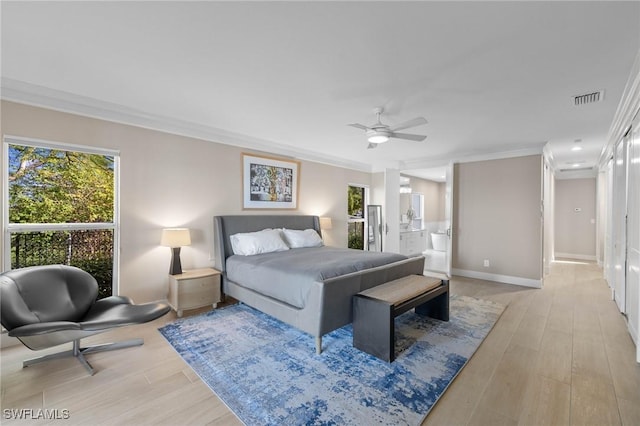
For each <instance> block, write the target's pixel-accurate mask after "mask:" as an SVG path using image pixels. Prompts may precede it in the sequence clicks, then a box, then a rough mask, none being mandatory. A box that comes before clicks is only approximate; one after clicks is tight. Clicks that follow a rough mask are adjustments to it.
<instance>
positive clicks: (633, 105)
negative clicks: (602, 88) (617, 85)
mask: <svg viewBox="0 0 640 426" xmlns="http://www.w3.org/2000/svg"><path fill="white" fill-rule="evenodd" d="M638 109H640V50H638V52H637V53H636V59H635V61H634V62H633V66H632V67H631V72H630V74H629V78H628V79H627V84H626V85H625V86H624V91H623V92H622V97H621V98H620V103H619V104H618V108H617V109H616V113H615V115H614V116H613V121H612V123H611V127H610V128H609V137H608V138H607V144H606V145H605V146H604V147H603V148H602V152H601V153H600V159H599V161H598V163H597V164H598V165H599V167H600V168H601V169H602V168H604V167H606V165H607V162H608V161H609V159H610V158H611V157H612V156H613V152H614V147H615V145H616V143H618V141H620V140H621V139H622V138H623V137H624V135H625V133H626V132H627V130H628V129H629V127H630V126H631V122H632V121H633V118H634V117H635V115H636V113H637V112H638Z"/></svg>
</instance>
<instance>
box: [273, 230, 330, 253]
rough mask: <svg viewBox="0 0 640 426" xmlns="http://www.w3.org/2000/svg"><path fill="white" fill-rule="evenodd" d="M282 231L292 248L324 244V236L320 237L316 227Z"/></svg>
mask: <svg viewBox="0 0 640 426" xmlns="http://www.w3.org/2000/svg"><path fill="white" fill-rule="evenodd" d="M282 233H283V234H284V239H285V241H286V242H287V244H288V245H289V247H291V248H302V247H320V246H322V245H323V243H322V238H320V235H318V233H317V232H316V230H315V229H305V230H304V231H297V230H294V229H283V230H282Z"/></svg>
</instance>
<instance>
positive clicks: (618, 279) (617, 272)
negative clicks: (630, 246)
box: [612, 136, 627, 314]
mask: <svg viewBox="0 0 640 426" xmlns="http://www.w3.org/2000/svg"><path fill="white" fill-rule="evenodd" d="M613 174H614V185H613V223H614V225H613V259H612V260H613V268H614V273H613V274H614V285H613V295H614V296H613V297H614V299H615V301H616V304H617V305H618V309H619V310H620V312H622V313H623V314H624V313H626V312H627V308H626V294H627V291H626V261H627V253H626V252H627V136H625V137H624V139H622V140H621V141H620V142H618V144H617V145H616V150H615V156H614V166H613Z"/></svg>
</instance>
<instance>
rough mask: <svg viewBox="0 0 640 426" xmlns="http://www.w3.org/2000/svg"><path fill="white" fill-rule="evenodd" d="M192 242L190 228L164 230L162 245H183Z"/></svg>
mask: <svg viewBox="0 0 640 426" xmlns="http://www.w3.org/2000/svg"><path fill="white" fill-rule="evenodd" d="M190 244H191V235H190V234H189V228H167V229H163V230H162V238H161V239H160V245H162V246H166V247H183V246H188V245H190Z"/></svg>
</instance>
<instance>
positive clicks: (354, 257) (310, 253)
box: [226, 246, 407, 308]
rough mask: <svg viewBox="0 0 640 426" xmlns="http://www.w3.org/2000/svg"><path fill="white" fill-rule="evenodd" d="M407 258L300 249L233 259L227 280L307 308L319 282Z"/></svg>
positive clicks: (313, 248)
mask: <svg viewBox="0 0 640 426" xmlns="http://www.w3.org/2000/svg"><path fill="white" fill-rule="evenodd" d="M404 259H407V257H406V256H403V255H401V254H397V253H384V252H371V251H362V250H353V249H343V248H336V247H327V246H324V247H310V248H297V249H291V250H287V251H281V252H276V253H265V254H258V255H255V256H238V255H234V256H230V257H229V258H227V262H226V274H227V279H229V280H231V281H233V282H235V283H237V284H239V285H241V286H243V287H246V288H249V289H251V290H254V291H256V292H258V293H261V294H264V295H266V296H269V297H272V298H274V299H277V300H280V301H282V302H284V303H287V304H289V305H292V306H295V307H297V308H304V306H305V302H306V299H307V295H308V294H309V290H310V289H311V286H312V285H313V284H314V283H315V282H318V281H324V280H326V279H329V278H335V277H339V276H341V275H345V274H349V273H352V272H358V271H362V270H365V269H370V268H375V267H378V266H382V265H387V264H390V263H394V262H397V261H400V260H404Z"/></svg>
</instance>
